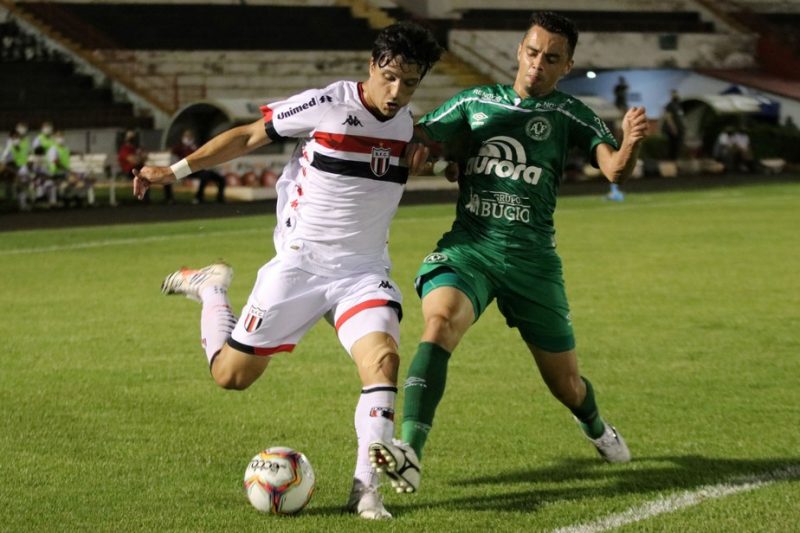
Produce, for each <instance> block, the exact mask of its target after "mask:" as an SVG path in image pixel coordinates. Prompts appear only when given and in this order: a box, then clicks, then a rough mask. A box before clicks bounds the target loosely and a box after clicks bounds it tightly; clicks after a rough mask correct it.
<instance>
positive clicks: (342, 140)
mask: <svg viewBox="0 0 800 533" xmlns="http://www.w3.org/2000/svg"><path fill="white" fill-rule="evenodd" d="M261 112H262V114H263V116H264V127H265V128H266V131H267V135H268V136H269V137H270V138H271V139H272V140H279V139H282V138H285V137H295V138H299V139H301V141H303V142H304V144H302V145H301V149H298V150H296V151H295V154H294V155H293V157H292V160H291V161H290V162H289V163H288V164H287V165H286V167H285V169H284V172H283V174H282V175H281V178H280V180H279V182H278V183H279V186H278V192H279V198H278V226H277V228H276V239H275V242H276V247H277V248H278V253H279V254H280V255H281V256H282V257H283V258H284V259H285V260H286V261H289V262H291V263H292V264H295V265H297V266H298V267H300V268H303V269H304V270H306V271H309V272H311V273H314V274H319V275H323V276H336V275H338V274H340V273H343V272H358V271H364V270H370V269H373V268H375V267H376V266H377V265H385V264H386V260H385V257H384V250H385V247H386V238H387V233H388V230H389V224H390V222H391V220H392V217H393V216H394V214H395V212H396V211H397V206H398V204H399V202H400V197H401V196H402V194H403V188H404V185H405V183H406V181H407V179H408V168H407V167H406V166H404V163H403V164H401V160H402V156H403V153H404V151H405V148H406V145H407V144H408V142H409V141H410V140H411V136H412V133H413V118H412V116H411V111H410V110H409V109H408V108H407V107H404V108H402V109H400V110H399V111H398V112H397V114H396V115H395V116H394V117H393V118H391V119H387V120H381V119H379V118H377V117H376V116H374V115H373V114H372V113H371V112H370V111H369V110H368V109H367V108H366V106H365V104H364V99H363V94H362V88H361V84H360V83H356V82H351V81H339V82H335V83H333V84H331V85H329V86H328V87H326V88H324V89H312V90H309V91H305V92H303V93H300V94H298V95H296V96H293V97H291V98H289V99H287V100H283V101H280V102H275V103H270V104H268V105H265V106H262V107H261ZM281 182H283V183H281Z"/></svg>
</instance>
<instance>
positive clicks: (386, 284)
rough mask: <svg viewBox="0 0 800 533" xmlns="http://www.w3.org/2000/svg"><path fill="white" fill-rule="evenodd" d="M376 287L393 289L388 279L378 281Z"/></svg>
mask: <svg viewBox="0 0 800 533" xmlns="http://www.w3.org/2000/svg"><path fill="white" fill-rule="evenodd" d="M378 288H379V289H389V290H390V291H393V290H395V288H394V287H393V286H392V284H391V282H389V281H388V280H383V281H381V282H380V283H378Z"/></svg>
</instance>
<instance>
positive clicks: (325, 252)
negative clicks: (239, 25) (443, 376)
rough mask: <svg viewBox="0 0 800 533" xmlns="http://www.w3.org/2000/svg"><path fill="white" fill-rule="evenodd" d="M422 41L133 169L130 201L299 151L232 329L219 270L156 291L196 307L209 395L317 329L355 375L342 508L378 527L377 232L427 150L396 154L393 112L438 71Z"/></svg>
mask: <svg viewBox="0 0 800 533" xmlns="http://www.w3.org/2000/svg"><path fill="white" fill-rule="evenodd" d="M440 55H441V48H440V47H439V45H438V44H437V43H436V40H435V39H434V37H433V35H432V34H431V33H430V32H429V31H428V30H427V29H425V28H423V27H421V26H419V25H417V24H414V23H408V22H404V23H399V24H394V25H392V26H389V27H387V28H385V29H383V30H382V31H381V32H380V33H379V34H378V36H377V38H376V40H375V44H374V47H373V50H372V57H371V59H370V62H369V78H368V79H367V80H366V81H364V82H361V83H356V82H350V81H339V82H335V83H332V84H331V85H329V86H328V87H325V88H324V89H315V90H309V91H305V92H302V93H300V94H298V95H295V96H293V97H291V98H288V99H286V100H283V101H280V102H275V103H270V104H268V105H264V106H262V108H261V112H262V114H263V119H260V120H258V121H256V122H253V123H252V124H249V125H245V126H241V127H237V128H233V129H231V130H229V131H227V132H224V133H222V134H220V135H218V136H217V137H215V138H213V139H211V140H210V141H209V142H208V143H206V144H205V145H204V146H202V147H201V148H200V149H198V150H197V151H196V152H194V153H192V154H191V155H190V156H188V157H187V158H186V159H184V160H181V161H179V162H178V163H176V164H175V165H172V167H144V168H143V169H142V170H141V171H139V172H138V173H136V176H135V179H134V183H133V187H134V193H135V195H136V196H137V197H139V198H141V197H143V195H144V193H145V191H146V190H147V189H148V187H149V186H150V185H151V184H165V183H173V182H175V181H176V180H177V179H181V178H182V177H185V176H187V175H188V174H189V173H191V172H196V171H198V170H200V169H205V168H209V167H213V166H215V165H218V164H220V163H223V162H225V161H228V160H231V159H233V158H236V157H238V156H241V155H243V154H246V153H248V152H250V151H252V150H254V149H256V148H258V147H260V146H263V145H265V144H268V143H270V142H274V141H279V140H282V139H285V138H297V139H299V140H300V142H299V146H298V149H297V150H296V151H295V155H294V156H293V158H292V160H291V161H290V162H289V163H288V164H287V165H286V167H285V169H284V172H283V174H282V176H281V178H280V180H279V182H278V183H279V184H280V187H279V200H278V207H277V209H278V211H277V216H278V223H277V227H276V230H275V245H276V249H277V255H276V256H275V257H274V258H273V259H272V260H270V261H269V262H268V263H267V264H266V265H264V266H263V267H261V269H260V270H259V271H258V277H257V279H256V282H255V286H254V287H253V290H252V292H251V294H250V296H249V298H248V301H247V304H246V305H245V306H244V308H243V309H242V312H241V315H240V317H239V318H238V319H237V318H236V317H235V316H234V314H233V312H232V310H231V305H230V302H229V301H228V296H227V289H228V286H229V284H230V282H231V277H232V274H233V271H232V269H231V267H230V266H228V265H226V264H224V263H216V264H212V265H209V266H207V267H205V268H201V269H197V270H194V269H188V268H182V269H180V270H178V271H176V272H174V273H173V274H170V275H169V276H167V278H166V279H165V280H164V282H163V284H162V292H164V293H166V294H184V295H186V296H187V297H189V298H192V299H195V300H198V301H200V302H201V304H202V311H201V319H200V330H201V339H202V345H203V347H204V349H205V353H206V356H207V358H208V364H209V365H210V368H211V375H212V376H213V378H214V380H215V381H216V383H217V384H218V385H219V386H221V387H223V388H226V389H237V390H242V389H246V388H247V387H248V386H250V384H252V383H253V382H254V381H255V380H256V379H258V378H259V377H260V376H261V374H263V372H264V370H265V369H266V367H267V365H268V364H269V362H270V360H271V358H272V357H275V356H277V355H279V354H281V353H283V352H291V351H292V350H293V349H294V347H295V345H296V344H297V343H298V342H299V341H300V339H301V338H302V337H303V335H304V334H305V333H306V332H307V331H308V330H309V328H311V326H313V325H314V324H315V323H316V322H317V321H318V320H319V319H320V318H322V317H325V318H326V319H327V320H328V321H329V322H330V323H331V324H332V325H333V326H334V327H335V329H336V333H337V335H338V337H339V340H340V342H341V344H342V346H343V347H344V348H345V350H347V352H348V353H349V354H350V356H351V357H352V359H353V361H354V362H355V364H356V366H357V368H358V373H359V376H360V378H361V382H362V389H361V396H360V398H359V400H358V404H357V406H356V409H355V427H356V434H357V437H358V450H357V458H356V468H355V475H354V480H353V486H352V490H351V494H350V498H349V501H348V503H347V508H348V510H349V511H350V512H353V513H356V514H358V515H359V516H361V517H363V518H367V519H382V518H390V517H391V515H390V514H389V513H388V512H387V511H386V509H385V508H384V506H383V500H382V498H381V496H380V494H379V493H378V492H377V487H378V474H377V472H375V470H374V469H373V468H372V466H371V465H370V460H369V455H368V445H369V443H370V442H372V441H375V440H387V439H391V437H392V435H393V432H394V403H395V396H396V393H397V370H398V365H399V350H398V344H399V332H400V324H399V322H400V318H401V302H402V300H401V295H400V292H399V291H398V289H397V285H396V284H395V283H394V281H392V280H391V278H389V275H388V264H387V258H386V256H385V249H386V238H387V233H388V229H389V223H390V221H391V219H392V217H393V216H394V213H395V211H396V210H397V206H398V203H399V201H400V197H401V195H402V193H403V188H404V184H405V182H406V180H407V178H408V175H409V173H415V172H417V171H418V170H420V169H421V168H422V166H423V164H424V162H425V159H426V158H427V148H425V147H423V146H422V145H418V144H410V141H411V137H412V133H413V118H412V116H411V112H410V110H409V109H408V107H407V104H408V103H409V101H410V99H411V96H412V95H413V94H414V91H415V90H416V89H417V87H418V86H419V84H420V82H421V81H422V78H423V77H424V76H425V74H426V73H427V72H428V70H429V69H430V68H431V67H432V66H433V64H434V63H435V62H436V61H437V60H438V59H439V56H440Z"/></svg>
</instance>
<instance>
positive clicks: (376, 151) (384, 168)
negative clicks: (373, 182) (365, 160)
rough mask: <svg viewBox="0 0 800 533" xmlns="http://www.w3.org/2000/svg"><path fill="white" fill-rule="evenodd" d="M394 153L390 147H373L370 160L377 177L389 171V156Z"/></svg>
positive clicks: (371, 167)
mask: <svg viewBox="0 0 800 533" xmlns="http://www.w3.org/2000/svg"><path fill="white" fill-rule="evenodd" d="M391 155H392V150H391V149H390V148H379V147H377V146H375V147H373V148H372V158H371V159H370V161H369V168H370V170H372V173H373V174H375V175H376V176H377V177H379V178H380V177H381V176H383V175H384V174H386V173H387V172H388V171H389V157H390V156H391Z"/></svg>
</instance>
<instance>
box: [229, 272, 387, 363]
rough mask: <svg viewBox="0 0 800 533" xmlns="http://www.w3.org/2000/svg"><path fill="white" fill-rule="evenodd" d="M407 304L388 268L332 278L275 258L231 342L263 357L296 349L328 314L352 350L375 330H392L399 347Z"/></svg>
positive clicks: (260, 275)
mask: <svg viewBox="0 0 800 533" xmlns="http://www.w3.org/2000/svg"><path fill="white" fill-rule="evenodd" d="M401 306H402V296H401V295H400V291H399V290H398V289H397V285H396V284H395V283H394V281H392V280H391V279H390V278H389V277H388V276H387V275H386V272H385V270H383V269H379V270H377V271H375V272H366V273H363V272H362V273H358V274H347V275H343V276H341V277H336V278H331V277H326V276H320V275H317V274H310V273H308V272H306V271H304V270H300V269H299V268H296V267H294V266H288V265H286V264H285V263H284V262H282V261H281V259H280V257H275V258H274V259H272V261H270V262H269V263H267V264H266V265H264V266H263V267H261V269H260V270H259V271H258V278H257V279H256V284H255V286H254V287H253V291H252V292H251V293H250V297H249V298H248V300H247V304H246V305H245V306H244V307H243V308H242V313H241V316H240V317H239V321H238V322H237V323H236V327H235V328H234V329H233V332H232V334H231V338H230V339H228V344H229V345H230V346H231V347H232V348H235V349H237V350H239V351H241V352H245V353H250V354H254V355H260V356H271V355H273V354H275V353H279V352H291V351H292V350H294V347H295V346H296V345H297V343H298V342H299V341H300V339H301V338H302V337H303V335H305V334H306V332H307V331H308V330H309V329H310V328H311V327H312V326H313V325H314V324H316V323H317V321H319V319H320V318H322V317H323V316H324V317H326V318H327V319H328V321H329V322H330V323H331V324H332V325H333V326H334V327H335V328H336V333H337V335H338V337H339V341H340V342H341V343H342V346H344V349H345V350H347V352H348V353H350V349H351V348H352V346H353V344H354V343H355V341H357V340H358V339H360V338H361V337H363V336H364V335H366V334H368V333H372V332H375V331H381V332H385V333H388V334H390V335H391V336H392V337H393V338H394V340H395V342H396V343H397V344H398V346H399V345H400V318H401V317H402V307H401Z"/></svg>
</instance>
